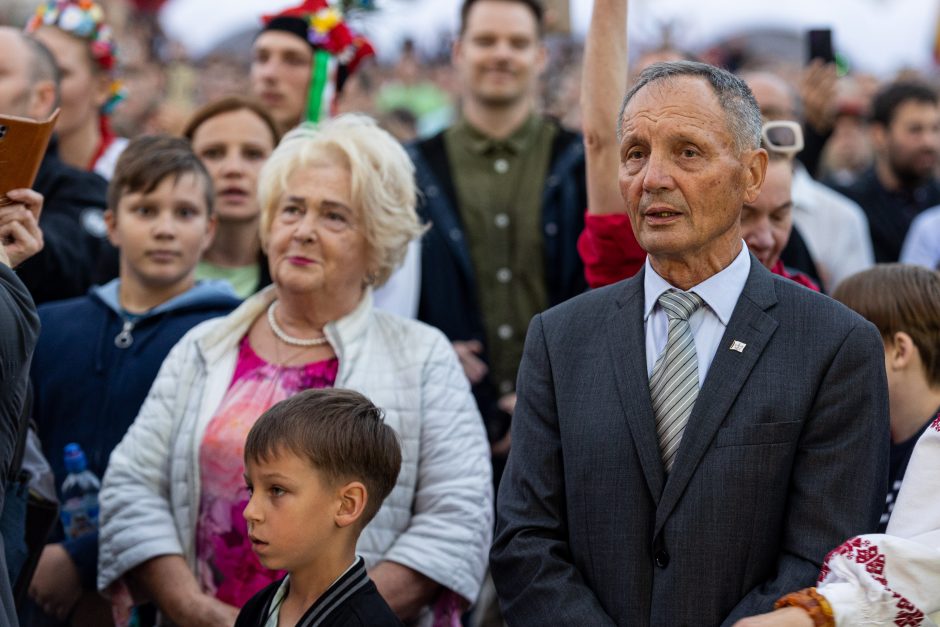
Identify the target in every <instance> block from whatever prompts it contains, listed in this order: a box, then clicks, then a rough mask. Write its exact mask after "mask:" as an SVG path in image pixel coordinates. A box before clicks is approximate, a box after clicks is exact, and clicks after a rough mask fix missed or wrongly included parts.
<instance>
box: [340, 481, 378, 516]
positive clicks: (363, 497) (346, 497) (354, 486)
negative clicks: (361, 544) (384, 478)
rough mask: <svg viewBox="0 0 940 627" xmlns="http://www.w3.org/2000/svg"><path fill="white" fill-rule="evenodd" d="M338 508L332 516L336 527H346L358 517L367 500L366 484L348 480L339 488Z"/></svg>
mask: <svg viewBox="0 0 940 627" xmlns="http://www.w3.org/2000/svg"><path fill="white" fill-rule="evenodd" d="M338 497H339V509H338V510H337V511H336V515H335V516H334V517H333V520H334V522H335V523H336V526H337V527H348V526H349V525H351V524H353V523H354V522H356V521H357V520H359V519H360V518H362V512H364V511H365V509H366V503H368V502H369V494H368V492H367V491H366V486H365V485H363V484H362V482H361V481H350V482H349V483H347V484H346V485H344V486H341V487H340V488H339V493H338Z"/></svg>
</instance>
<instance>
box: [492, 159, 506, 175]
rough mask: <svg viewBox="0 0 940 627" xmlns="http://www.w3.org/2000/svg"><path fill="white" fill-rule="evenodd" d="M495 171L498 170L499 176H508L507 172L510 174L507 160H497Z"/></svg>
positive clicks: (494, 165) (494, 164) (494, 163)
mask: <svg viewBox="0 0 940 627" xmlns="http://www.w3.org/2000/svg"><path fill="white" fill-rule="evenodd" d="M493 169H494V170H496V173H497V174H506V172H509V162H508V161H506V160H505V159H497V160H496V161H494V162H493Z"/></svg>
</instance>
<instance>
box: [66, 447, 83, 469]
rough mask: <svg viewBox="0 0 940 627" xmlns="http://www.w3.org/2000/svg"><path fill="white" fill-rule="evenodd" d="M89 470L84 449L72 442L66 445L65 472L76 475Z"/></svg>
mask: <svg viewBox="0 0 940 627" xmlns="http://www.w3.org/2000/svg"><path fill="white" fill-rule="evenodd" d="M87 468H88V460H86V459H85V453H84V452H83V451H82V447H81V446H79V445H78V444H76V443H75V442H72V443H71V444H66V445H65V470H66V471H67V472H71V473H76V472H83V471H84V470H86V469H87Z"/></svg>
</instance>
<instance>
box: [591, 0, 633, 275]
mask: <svg viewBox="0 0 940 627" xmlns="http://www.w3.org/2000/svg"><path fill="white" fill-rule="evenodd" d="M626 23H627V0H596V1H595V2H594V11H593V14H592V15H591V25H590V27H589V29H588V35H587V41H586V43H585V47H584V69H583V73H582V78H581V110H582V114H583V126H584V128H583V131H584V152H585V161H586V164H587V197H588V210H587V216H586V217H585V221H584V231H583V232H582V233H581V236H580V237H579V238H578V252H579V253H580V255H581V259H582V261H583V262H584V271H585V276H586V278H587V281H588V284H589V285H590V286H591V287H601V286H602V285H608V284H610V283H615V282H616V281H619V280H621V279H624V278H627V277H630V276H633V275H634V274H636V272H637V271H638V270H639V269H640V267H642V265H643V261H644V260H645V259H646V252H645V251H644V250H643V249H642V248H640V245H639V244H638V243H637V241H636V237H634V235H633V229H632V228H631V227H630V221H629V220H628V219H627V216H626V208H625V207H624V203H623V198H622V197H621V196H620V186H619V184H618V173H619V169H620V142H619V141H618V140H617V127H618V123H619V121H618V119H617V118H618V116H619V115H620V104H621V101H622V99H623V96H624V93H625V92H626V87H627V28H626Z"/></svg>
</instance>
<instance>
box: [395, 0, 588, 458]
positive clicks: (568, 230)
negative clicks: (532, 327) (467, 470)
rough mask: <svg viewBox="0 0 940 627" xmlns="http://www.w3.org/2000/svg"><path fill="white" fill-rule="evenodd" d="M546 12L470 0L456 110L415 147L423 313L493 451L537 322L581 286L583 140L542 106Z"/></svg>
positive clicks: (522, 2) (502, 436)
mask: <svg viewBox="0 0 940 627" xmlns="http://www.w3.org/2000/svg"><path fill="white" fill-rule="evenodd" d="M542 17H543V16H542V7H541V4H540V3H539V2H537V1H535V0H465V1H464V3H463V6H462V9H461V29H460V37H459V39H458V40H457V42H456V43H455V45H454V51H453V62H454V65H455V67H456V69H457V74H458V77H459V81H460V84H461V92H462V110H461V115H460V118H459V120H458V121H457V122H456V123H455V124H454V125H453V126H451V127H450V128H448V129H446V130H445V131H444V132H442V133H441V134H439V135H437V136H435V137H432V138H430V139H428V140H425V141H422V142H420V143H418V144H415V145H413V146H411V147H410V153H411V156H412V158H413V159H414V161H415V166H416V169H417V179H418V185H419V186H420V188H421V191H422V192H423V196H422V197H423V203H422V205H421V207H420V208H419V210H420V211H421V212H422V215H423V217H424V218H425V219H426V220H427V221H428V222H429V224H430V225H431V228H430V230H429V232H428V234H427V235H426V236H425V239H424V246H423V249H422V277H421V299H420V303H419V308H418V317H419V318H420V319H422V320H424V321H425V322H428V323H430V324H433V325H434V326H437V327H438V328H440V329H442V330H443V331H444V332H445V333H446V334H447V335H448V337H449V338H450V339H451V341H452V342H453V343H454V347H455V348H456V350H457V353H458V355H459V356H460V358H461V362H462V364H463V366H464V370H465V372H466V373H467V376H468V378H469V379H470V381H471V383H473V384H474V393H475V394H476V397H477V402H478V404H479V405H480V410H481V413H482V414H483V417H484V420H485V421H486V423H487V428H488V430H489V435H490V439H491V442H493V443H494V456H495V457H497V458H499V457H501V456H503V455H505V453H506V452H508V444H509V440H508V425H509V416H510V415H511V412H512V406H513V404H514V398H515V379H516V370H517V368H518V365H519V361H520V359H521V357H522V347H523V343H524V341H525V334H526V328H527V326H528V322H529V320H530V319H531V317H532V316H533V315H535V314H536V313H538V312H540V311H542V310H543V309H545V308H547V307H549V306H551V305H554V304H557V303H558V302H561V301H563V300H565V299H567V298H569V297H571V296H573V295H575V294H577V293H580V292H581V291H582V290H583V289H584V278H583V271H582V268H581V262H580V259H579V257H578V254H577V250H576V241H577V237H578V234H579V233H580V231H581V226H582V223H583V215H582V214H583V212H584V209H585V207H586V198H585V187H584V160H583V154H584V151H583V147H582V145H581V138H580V136H579V135H577V134H575V133H571V132H569V131H566V130H564V129H562V128H561V127H560V126H559V125H558V124H557V123H556V122H555V121H554V120H551V119H549V118H546V117H543V116H541V115H539V114H538V113H537V112H536V110H535V102H536V100H537V87H538V80H539V76H540V75H541V73H542V71H543V70H544V69H545V65H546V61H547V52H546V49H545V46H544V45H543V41H542V34H543V33H542V28H543V26H542Z"/></svg>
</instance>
